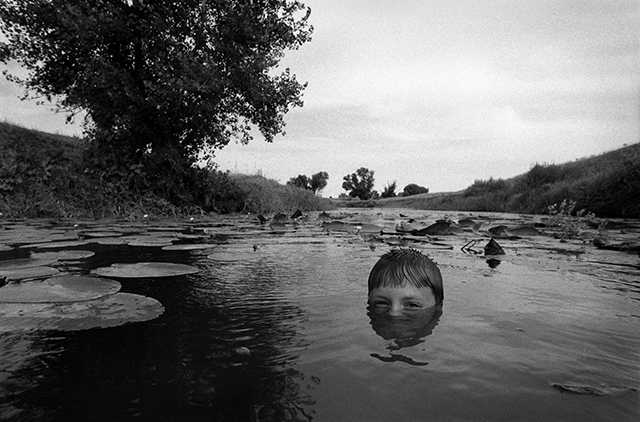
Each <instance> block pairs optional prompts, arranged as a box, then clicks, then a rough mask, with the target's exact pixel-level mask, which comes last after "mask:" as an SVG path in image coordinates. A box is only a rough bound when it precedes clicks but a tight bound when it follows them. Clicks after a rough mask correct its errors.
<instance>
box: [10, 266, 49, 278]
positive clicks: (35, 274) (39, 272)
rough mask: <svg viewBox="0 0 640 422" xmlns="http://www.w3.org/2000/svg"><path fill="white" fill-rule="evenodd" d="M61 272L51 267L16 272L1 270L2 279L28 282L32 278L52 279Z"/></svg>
mask: <svg viewBox="0 0 640 422" xmlns="http://www.w3.org/2000/svg"><path fill="white" fill-rule="evenodd" d="M59 272H60V271H58V270H57V269H55V268H51V267H31V268H19V269H15V270H13V269H12V270H5V269H0V277H6V278H7V279H9V280H27V279H30V278H44V277H51V276H52V275H55V274H58V273H59Z"/></svg>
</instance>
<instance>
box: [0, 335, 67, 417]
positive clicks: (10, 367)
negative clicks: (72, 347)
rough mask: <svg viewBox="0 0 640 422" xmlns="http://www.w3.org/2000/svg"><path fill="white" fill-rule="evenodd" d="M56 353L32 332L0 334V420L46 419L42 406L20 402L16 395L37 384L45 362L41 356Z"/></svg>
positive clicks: (24, 392) (25, 392) (26, 391)
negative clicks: (21, 403)
mask: <svg viewBox="0 0 640 422" xmlns="http://www.w3.org/2000/svg"><path fill="white" fill-rule="evenodd" d="M52 353H57V352H56V351H55V350H50V348H49V347H48V345H47V342H46V341H42V340H41V339H39V338H38V335H37V334H34V333H22V332H16V333H2V334H0V420H3V421H9V420H12V419H21V420H39V421H45V420H47V417H46V416H47V412H46V411H45V409H42V408H37V407H35V406H30V408H28V409H25V408H23V407H22V406H21V405H20V400H19V397H20V396H21V395H25V394H28V392H29V391H30V390H31V389H32V388H34V387H35V386H36V385H37V384H38V380H39V378H40V377H41V374H42V372H43V371H45V370H46V363H45V362H44V361H43V360H42V359H41V358H40V356H41V355H45V354H52Z"/></svg>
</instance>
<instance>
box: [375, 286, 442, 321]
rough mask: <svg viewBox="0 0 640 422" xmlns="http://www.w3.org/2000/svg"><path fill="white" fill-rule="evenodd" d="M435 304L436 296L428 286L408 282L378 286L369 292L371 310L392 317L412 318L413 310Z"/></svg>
mask: <svg viewBox="0 0 640 422" xmlns="http://www.w3.org/2000/svg"><path fill="white" fill-rule="evenodd" d="M435 304H436V298H435V296H434V294H433V291H432V290H431V289H430V288H428V287H420V288H418V287H415V286H413V285H411V284H409V283H406V284H405V285H404V286H402V287H378V288H375V289H372V290H371V291H370V292H369V305H370V306H371V309H372V311H374V312H375V313H376V314H386V315H387V316H389V317H394V318H395V317H397V318H413V317H412V315H413V314H414V313H415V312H417V311H420V310H422V309H427V308H431V307H433V306H435Z"/></svg>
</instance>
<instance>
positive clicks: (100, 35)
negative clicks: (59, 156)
mask: <svg viewBox="0 0 640 422" xmlns="http://www.w3.org/2000/svg"><path fill="white" fill-rule="evenodd" d="M309 14H310V9H307V8H306V7H305V6H304V5H303V4H302V3H301V2H299V1H297V0H155V1H151V0H46V1H45V0H39V1H34V0H12V1H3V2H1V3H0V30H2V32H3V33H4V35H5V37H6V40H7V41H6V42H2V43H0V60H1V61H3V62H5V63H8V62H9V61H11V60H15V61H17V62H18V63H20V64H21V65H22V66H23V67H26V69H28V70H29V75H28V76H27V77H26V78H24V79H21V78H19V77H17V76H15V75H13V76H12V75H9V74H7V73H6V71H5V75H6V76H7V77H8V79H9V80H12V81H15V82H18V83H21V84H22V85H23V86H24V87H25V89H26V92H27V93H31V94H34V93H35V96H36V97H46V98H49V99H51V98H53V99H54V100H55V101H57V104H58V107H59V109H60V110H62V111H66V112H68V113H69V115H70V117H71V116H73V115H75V114H77V113H79V112H86V114H87V120H86V122H85V123H86V127H85V129H86V131H87V134H89V135H91V138H92V139H93V140H95V141H97V142H98V143H99V144H101V145H104V146H106V147H108V149H110V150H113V149H114V148H115V149H117V150H118V151H120V152H121V153H123V154H124V156H125V157H129V158H131V157H137V159H136V161H137V160H139V159H140V157H141V156H142V155H145V154H150V153H153V152H154V151H155V150H157V149H167V148H168V149H171V150H172V151H175V152H176V153H177V154H178V155H180V156H181V157H189V158H191V159H194V158H195V157H196V155H197V154H198V153H199V152H200V151H202V150H203V149H207V148H210V149H215V148H221V147H223V146H225V145H227V144H228V143H229V142H230V141H231V140H232V139H235V140H238V141H240V142H243V143H247V142H249V141H250V140H251V139H252V136H251V132H250V131H251V128H252V126H253V127H257V128H258V129H259V131H260V132H261V133H262V134H263V136H264V137H265V139H266V140H267V141H268V142H271V141H272V140H273V138H274V136H275V135H277V134H278V133H281V132H282V131H283V129H284V125H285V123H284V120H283V116H284V114H286V113H287V112H288V110H289V109H290V108H292V107H295V106H301V105H302V101H301V95H302V90H303V89H304V87H305V86H306V84H301V83H299V82H298V81H297V80H296V78H295V75H292V74H291V73H290V71H289V69H285V70H284V71H281V72H280V73H278V71H277V69H276V68H277V65H278V63H279V61H280V59H281V58H282V57H283V55H284V51H285V50H288V49H296V48H298V47H299V46H300V45H302V44H303V43H305V42H307V41H309V40H310V37H311V32H312V29H313V28H312V27H311V26H310V25H309V24H308V18H309ZM25 97H27V94H25Z"/></svg>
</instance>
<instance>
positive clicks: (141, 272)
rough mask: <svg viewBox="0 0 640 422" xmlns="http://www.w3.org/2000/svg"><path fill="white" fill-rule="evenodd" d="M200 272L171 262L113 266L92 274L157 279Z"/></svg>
mask: <svg viewBox="0 0 640 422" xmlns="http://www.w3.org/2000/svg"><path fill="white" fill-rule="evenodd" d="M199 271H200V270H199V269H198V268H196V267H192V266H190V265H184V264H174V263H171V262H137V263H135V264H120V263H116V264H111V266H110V267H102V268H97V269H95V270H93V271H92V272H93V273H94V274H97V275H99V276H103V277H119V278H156V277H175V276H180V275H187V274H195V273H197V272H199Z"/></svg>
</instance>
